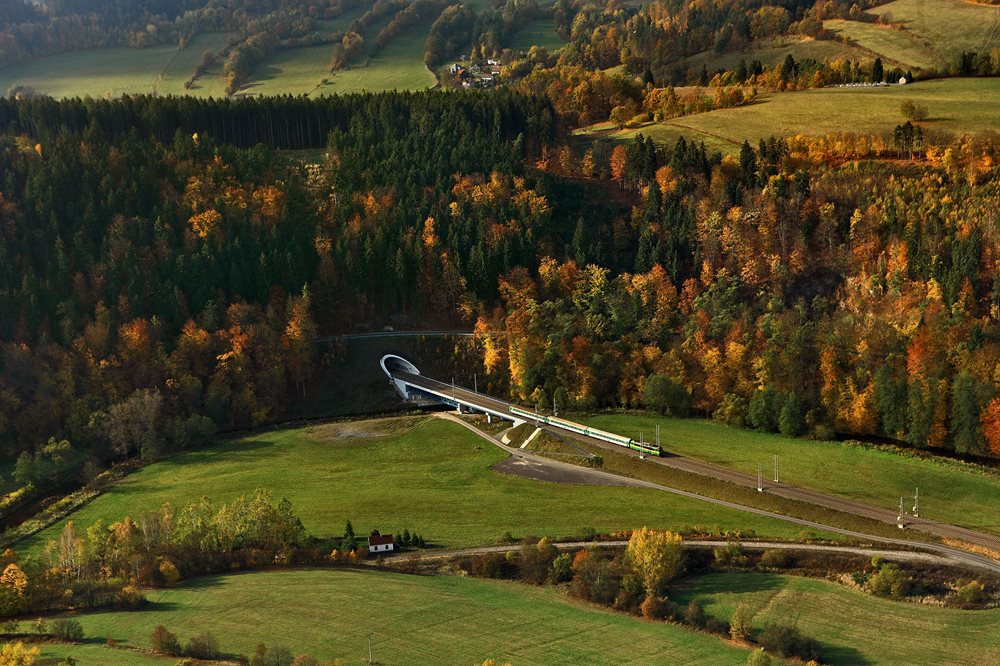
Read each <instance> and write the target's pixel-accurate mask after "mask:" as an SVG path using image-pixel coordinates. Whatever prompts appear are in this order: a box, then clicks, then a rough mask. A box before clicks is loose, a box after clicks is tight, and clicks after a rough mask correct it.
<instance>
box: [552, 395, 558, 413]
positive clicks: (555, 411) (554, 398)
mask: <svg viewBox="0 0 1000 666" xmlns="http://www.w3.org/2000/svg"><path fill="white" fill-rule="evenodd" d="M552 416H559V410H558V409H556V396H555V394H552Z"/></svg>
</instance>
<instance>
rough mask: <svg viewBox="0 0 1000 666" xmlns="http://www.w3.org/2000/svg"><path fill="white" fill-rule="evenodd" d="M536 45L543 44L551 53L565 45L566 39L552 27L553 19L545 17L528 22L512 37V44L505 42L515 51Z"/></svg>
mask: <svg viewBox="0 0 1000 666" xmlns="http://www.w3.org/2000/svg"><path fill="white" fill-rule="evenodd" d="M535 45H538V46H543V47H545V49H546V50H547V51H548V52H549V53H553V52H555V51H558V50H559V49H561V48H562V47H563V46H565V45H566V40H565V39H563V38H562V37H560V36H559V35H558V34H557V33H556V31H555V30H554V29H553V28H552V19H551V18H547V17H543V18H539V19H535V20H534V21H531V22H530V23H528V24H526V25H525V26H524V27H523V28H521V29H520V30H518V31H517V33H516V34H515V35H514V36H513V37H512V38H511V42H510V44H505V46H509V47H510V48H512V49H513V50H514V51H524V52H527V51H528V49H530V48H531V47H532V46H535Z"/></svg>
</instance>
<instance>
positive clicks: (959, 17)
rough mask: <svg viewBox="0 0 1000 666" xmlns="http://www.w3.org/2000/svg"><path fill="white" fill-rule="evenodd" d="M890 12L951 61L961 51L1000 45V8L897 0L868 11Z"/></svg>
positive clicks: (950, 0) (945, 0) (959, 0)
mask: <svg viewBox="0 0 1000 666" xmlns="http://www.w3.org/2000/svg"><path fill="white" fill-rule="evenodd" d="M868 11H869V12H870V13H872V14H877V15H879V16H887V15H890V16H891V17H892V21H893V22H894V23H902V24H903V26H904V27H905V28H906V31H907V32H908V33H911V34H912V35H913V36H914V38H915V39H916V40H917V41H918V42H921V43H923V44H925V45H926V47H927V48H928V50H929V51H930V52H932V53H935V54H939V56H940V57H943V58H944V59H945V60H946V62H948V63H949V64H950V63H951V62H952V61H954V60H955V59H956V58H957V57H958V56H959V54H960V53H961V52H962V51H987V52H988V51H990V50H992V49H994V48H996V47H998V46H1000V7H997V6H989V5H985V4H981V3H977V2H974V1H972V2H970V1H969V0H895V2H890V3H887V4H884V5H879V6H878V7H873V8H871V9H869V10H868Z"/></svg>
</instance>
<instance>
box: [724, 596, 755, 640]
mask: <svg viewBox="0 0 1000 666" xmlns="http://www.w3.org/2000/svg"><path fill="white" fill-rule="evenodd" d="M752 622H753V611H751V610H750V606H748V605H747V604H745V603H743V604H739V605H738V606H736V610H735V611H734V612H733V619H732V622H730V623H729V635H730V636H731V637H732V639H733V640H734V641H745V640H747V639H748V638H750V630H751V624H752Z"/></svg>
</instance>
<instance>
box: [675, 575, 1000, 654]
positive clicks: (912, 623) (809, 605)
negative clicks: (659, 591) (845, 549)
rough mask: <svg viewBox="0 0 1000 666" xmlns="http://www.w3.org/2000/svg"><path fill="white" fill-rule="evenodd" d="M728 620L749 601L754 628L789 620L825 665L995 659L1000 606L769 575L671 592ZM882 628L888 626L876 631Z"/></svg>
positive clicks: (701, 581)
mask: <svg viewBox="0 0 1000 666" xmlns="http://www.w3.org/2000/svg"><path fill="white" fill-rule="evenodd" d="M671 598H672V599H674V601H676V602H678V603H682V604H683V603H687V602H688V601H690V600H691V599H694V598H697V599H698V600H699V601H701V602H702V604H703V605H704V608H705V612H706V613H707V614H708V615H710V616H713V617H716V618H719V619H722V620H726V621H728V620H729V619H730V618H731V617H732V615H733V611H734V610H735V609H736V605H737V604H739V603H743V602H746V603H748V604H749V605H750V607H751V608H752V610H753V612H754V613H755V614H756V615H755V617H754V620H753V627H754V629H756V630H760V629H762V628H763V626H764V625H765V624H767V623H779V624H792V625H795V626H796V627H798V628H799V630H800V631H801V632H802V633H803V634H804V635H806V636H811V637H813V638H815V639H817V640H818V641H819V642H820V643H821V644H822V646H823V663H825V664H826V663H828V664H844V665H848V664H850V665H855V664H963V665H965V664H996V663H998V662H1000V609H992V610H984V611H962V610H955V609H950V608H940V607H932V606H926V605H920V604H915V603H913V604H911V603H903V602H897V601H889V600H886V599H879V598H877V597H873V596H871V595H868V594H865V593H863V592H860V591H858V590H852V589H849V588H846V587H843V586H841V585H837V584H835V583H831V582H827V581H823V580H816V579H811V578H800V577H797V576H785V575H779V574H765V573H723V574H711V575H708V576H704V577H701V578H696V579H692V580H689V581H686V582H685V583H683V584H681V585H680V586H679V587H678V588H675V589H674V590H673V591H672V594H671ZM875 627H882V628H884V630H878V631H875V630H873V629H874V628H875Z"/></svg>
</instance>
